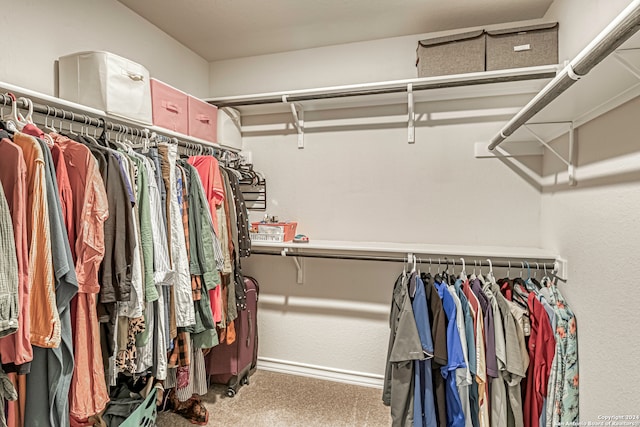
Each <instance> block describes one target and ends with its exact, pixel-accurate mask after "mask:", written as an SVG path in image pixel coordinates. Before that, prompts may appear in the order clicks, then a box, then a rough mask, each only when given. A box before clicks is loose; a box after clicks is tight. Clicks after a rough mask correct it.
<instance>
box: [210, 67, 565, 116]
mask: <svg viewBox="0 0 640 427" xmlns="http://www.w3.org/2000/svg"><path fill="white" fill-rule="evenodd" d="M555 75H556V73H555V72H549V73H541V74H535V75H520V76H497V77H494V78H490V79H488V78H486V77H478V78H475V79H469V80H464V81H450V82H431V83H413V90H414V91H419V90H428V89H443V88H453V87H461V86H473V85H481V84H482V85H484V84H489V83H502V82H514V81H520V80H531V79H549V78H552V77H554V76H555ZM406 92H407V85H406V84H404V85H401V86H397V87H388V88H378V89H375V88H374V89H353V90H349V91H343V92H328V93H314V94H309V95H287V102H301V101H313V100H319V99H333V98H348V97H352V96H364V95H384V94H388V93H406ZM208 102H209V103H211V104H213V103H214V102H215V105H217V106H218V107H220V108H222V107H243V106H248V105H264V104H281V103H282V95H273V96H268V97H264V98H260V99H251V100H246V101H228V102H224V101H208Z"/></svg>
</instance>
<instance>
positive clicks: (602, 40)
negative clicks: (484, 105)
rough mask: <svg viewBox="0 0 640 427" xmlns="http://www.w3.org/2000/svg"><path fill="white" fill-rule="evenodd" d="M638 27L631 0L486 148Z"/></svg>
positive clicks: (637, 7) (639, 5)
mask: <svg viewBox="0 0 640 427" xmlns="http://www.w3.org/2000/svg"><path fill="white" fill-rule="evenodd" d="M639 28H640V0H634V1H633V2H632V3H631V4H629V6H627V7H626V8H625V9H624V10H623V11H622V13H620V15H618V16H617V17H616V19H614V20H613V21H612V22H611V23H610V24H609V25H608V26H607V27H606V28H605V29H604V30H603V31H602V32H601V33H600V34H598V36H597V37H596V38H595V39H593V40H592V41H591V43H589V44H588V45H587V46H586V47H585V48H584V49H583V50H582V51H581V52H580V53H579V54H578V55H577V56H576V57H575V58H574V59H573V60H572V61H571V62H570V63H569V64H568V65H567V66H566V67H564V69H563V70H562V71H560V73H558V75H557V76H556V77H555V78H554V79H553V80H551V81H550V82H549V83H548V84H547V85H546V86H545V87H544V88H543V89H542V90H541V91H540V92H539V93H538V94H537V95H536V96H535V97H534V98H533V99H532V100H531V101H530V102H529V103H528V104H527V105H525V106H524V107H523V108H522V110H520V112H518V113H517V114H516V115H515V116H514V117H513V118H512V119H511V120H510V121H509V122H508V123H507V124H506V125H505V126H504V127H503V128H502V130H501V131H500V132H499V133H498V134H497V135H496V136H495V137H493V139H492V140H491V143H490V144H489V147H488V148H489V150H493V149H495V148H496V147H497V146H498V145H500V144H501V143H502V142H503V141H504V140H505V139H507V138H508V137H509V136H510V135H512V134H513V133H514V132H515V131H516V130H518V129H519V128H520V127H521V126H522V125H524V124H525V123H526V122H527V121H529V120H530V119H531V118H532V117H533V116H535V115H536V114H537V113H538V112H540V111H541V110H542V109H543V108H545V107H546V106H547V105H549V104H550V103H551V102H552V101H553V100H554V99H556V98H557V97H558V96H560V94H562V93H563V92H564V91H566V90H567V89H568V88H569V87H571V86H572V85H573V84H574V83H575V82H576V81H578V80H579V79H580V78H581V77H583V76H585V75H586V74H587V73H588V72H589V71H591V69H593V67H595V66H596V65H598V64H599V63H600V62H602V61H603V60H604V59H605V58H606V57H607V56H609V54H611V53H612V52H613V51H615V50H616V49H617V48H618V47H619V46H620V45H621V44H622V43H624V42H625V41H626V40H627V39H629V38H630V37H631V36H632V35H634V34H635V33H636V32H637V31H638V29H639Z"/></svg>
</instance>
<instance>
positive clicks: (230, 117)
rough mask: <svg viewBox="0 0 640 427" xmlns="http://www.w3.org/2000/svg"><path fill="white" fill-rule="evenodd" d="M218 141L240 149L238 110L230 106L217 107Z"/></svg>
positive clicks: (240, 134)
mask: <svg viewBox="0 0 640 427" xmlns="http://www.w3.org/2000/svg"><path fill="white" fill-rule="evenodd" d="M218 143H219V144H223V145H226V146H227V147H233V148H237V149H239V150H241V149H242V128H241V123H240V112H239V111H238V110H235V109H233V108H230V107H222V108H220V109H218Z"/></svg>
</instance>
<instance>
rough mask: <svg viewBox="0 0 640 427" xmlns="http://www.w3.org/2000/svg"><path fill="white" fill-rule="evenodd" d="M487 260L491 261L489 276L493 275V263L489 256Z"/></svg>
mask: <svg viewBox="0 0 640 427" xmlns="http://www.w3.org/2000/svg"><path fill="white" fill-rule="evenodd" d="M487 262H488V263H489V273H487V277H489V278H491V277H493V263H492V262H491V260H490V259H489V258H487Z"/></svg>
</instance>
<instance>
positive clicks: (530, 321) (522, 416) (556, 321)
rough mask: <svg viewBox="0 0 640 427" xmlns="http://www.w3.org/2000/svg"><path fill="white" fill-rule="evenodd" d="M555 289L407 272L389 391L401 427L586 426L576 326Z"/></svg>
mask: <svg viewBox="0 0 640 427" xmlns="http://www.w3.org/2000/svg"><path fill="white" fill-rule="evenodd" d="M547 283H549V284H550V286H544V285H541V284H540V283H538V282H537V281H535V280H532V279H530V280H528V281H526V282H525V281H524V280H522V279H520V278H518V279H515V280H509V279H501V280H498V281H496V280H495V278H494V277H493V275H492V274H489V275H488V276H487V277H486V278H485V277H482V276H478V277H476V276H475V275H474V276H471V277H470V278H467V277H465V276H463V277H460V278H456V277H448V276H446V275H436V276H435V277H432V276H431V275H430V274H424V273H422V274H417V273H415V272H414V273H411V274H406V273H403V274H402V275H401V276H400V277H399V278H398V279H397V281H396V283H395V286H394V292H393V300H392V305H391V317H390V326H391V334H390V338H389V350H388V356H387V366H386V372H385V383H384V391H383V402H384V403H385V404H386V405H388V406H391V415H392V420H393V425H394V426H411V425H413V426H429V427H431V426H442V427H445V426H446V427H464V426H467V427H470V426H473V427H489V426H517V427H521V426H522V427H545V426H549V427H550V426H553V425H560V424H565V423H569V424H571V423H577V422H579V413H578V381H579V377H578V354H577V328H576V319H575V316H574V315H573V313H572V311H571V310H570V309H569V307H568V305H567V303H566V300H565V299H564V298H563V297H562V295H561V293H560V291H559V289H558V288H557V286H555V284H554V283H553V282H552V281H548V282H547Z"/></svg>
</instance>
